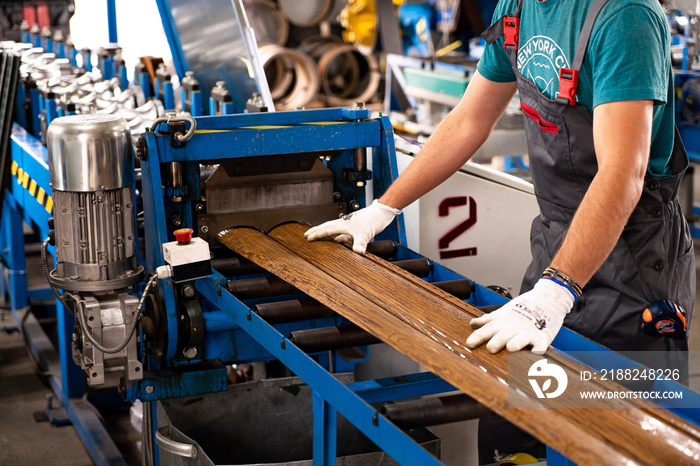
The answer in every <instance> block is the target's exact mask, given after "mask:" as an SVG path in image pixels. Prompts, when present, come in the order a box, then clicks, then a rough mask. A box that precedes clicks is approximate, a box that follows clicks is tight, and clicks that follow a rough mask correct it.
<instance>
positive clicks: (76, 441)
mask: <svg viewBox="0 0 700 466" xmlns="http://www.w3.org/2000/svg"><path fill="white" fill-rule="evenodd" d="M695 249H696V257H697V263H698V268H699V269H700V241H696V245H695ZM698 277H700V270H698ZM699 285H700V282H699ZM695 309H696V315H700V314H698V313H700V297H698V298H697V299H696V305H695ZM695 320H697V319H695ZM12 326H14V320H13V319H12V317H11V315H10V314H9V312H3V311H0V329H3V328H5V327H12ZM690 349H691V358H690V361H691V369H690V385H691V388H693V389H694V390H695V391H698V392H700V322H696V323H695V324H694V325H692V326H691V334H690ZM694 355H697V356H698V357H693V356H694ZM49 396H51V390H50V389H49V388H48V386H47V385H45V384H44V383H43V382H42V379H41V377H40V376H39V374H38V372H37V370H36V366H35V365H34V362H33V361H32V360H31V359H30V357H29V353H28V351H27V349H26V348H25V346H24V341H23V338H22V336H21V335H20V334H19V333H18V332H12V333H8V332H6V331H1V330H0V465H16V466H23V465H27V466H34V465H42V466H43V465H52V466H84V465H85V466H86V465H91V464H93V462H92V460H91V459H90V456H89V455H88V453H87V451H86V450H85V448H84V447H83V444H82V442H81V440H80V438H79V437H78V435H77V433H76V431H75V428H74V427H73V426H70V425H68V426H62V427H56V426H53V425H51V424H50V423H49V422H46V421H37V419H38V418H41V413H43V412H44V410H46V409H47V407H48V397H49ZM35 415H36V418H35ZM106 419H107V422H109V425H110V426H117V427H116V428H113V427H110V432H112V431H114V432H116V434H115V436H118V437H117V438H115V442H117V445H118V446H119V448H120V449H122V450H123V454H124V455H125V458H126V459H127V462H128V463H129V464H130V465H137V464H140V459H139V456H138V451H137V450H136V448H135V443H136V441H137V438H138V437H136V433H135V432H133V431H132V432H127V431H128V430H129V429H130V428H129V427H128V426H126V424H128V423H129V419H128V414H126V415H125V416H124V415H120V417H119V418H118V419H116V420H114V419H111V418H110V417H107V418H106ZM450 463H451V464H452V463H453V462H450ZM455 464H459V462H457V463H455Z"/></svg>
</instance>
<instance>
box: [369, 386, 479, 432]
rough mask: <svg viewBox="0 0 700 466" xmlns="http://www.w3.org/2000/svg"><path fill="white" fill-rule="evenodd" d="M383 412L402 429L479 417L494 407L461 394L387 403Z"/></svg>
mask: <svg viewBox="0 0 700 466" xmlns="http://www.w3.org/2000/svg"><path fill="white" fill-rule="evenodd" d="M382 414H383V415H384V416H386V417H387V419H389V420H390V421H391V422H393V423H394V424H396V425H397V426H398V427H400V428H402V429H413V428H415V427H426V426H436V425H440V424H448V423H450V422H459V421H466V420H469V419H480V418H482V417H488V416H492V415H493V411H491V410H490V409H488V408H487V407H486V406H484V405H482V404H481V403H479V402H478V401H476V400H475V399H474V398H471V397H469V396H467V395H464V394H459V395H450V396H443V397H439V398H424V399H420V400H411V401H401V402H398V403H391V404H386V405H384V406H383V407H382Z"/></svg>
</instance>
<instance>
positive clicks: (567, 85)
mask: <svg viewBox="0 0 700 466" xmlns="http://www.w3.org/2000/svg"><path fill="white" fill-rule="evenodd" d="M577 87H578V70H570V69H568V68H561V69H560V70H559V94H557V101H559V102H561V103H566V104H569V105H576V88H577Z"/></svg>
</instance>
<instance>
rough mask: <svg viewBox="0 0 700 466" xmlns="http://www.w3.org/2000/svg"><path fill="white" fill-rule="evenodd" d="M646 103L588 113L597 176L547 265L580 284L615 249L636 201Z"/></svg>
mask: <svg viewBox="0 0 700 466" xmlns="http://www.w3.org/2000/svg"><path fill="white" fill-rule="evenodd" d="M652 108H653V104H652V102H651V101H624V102H611V103H607V104H602V105H599V106H598V107H596V108H595V110H594V114H593V136H594V142H595V150H596V157H597V160H598V173H597V174H596V176H595V177H594V179H593V181H592V182H591V185H590V186H589V188H588V191H587V192H586V194H585V196H584V198H583V201H582V202H581V205H580V206H579V208H578V210H577V212H576V214H575V215H574V218H573V220H572V222H571V225H570V226H569V230H568V232H567V234H566V237H565V238H564V241H563V243H562V245H561V247H560V249H559V251H558V252H557V254H556V255H555V256H554V259H553V260H552V262H551V266H552V267H554V268H556V269H559V270H561V271H562V272H564V273H565V274H567V275H569V276H570V277H571V278H573V279H574V280H575V281H576V282H577V283H578V284H579V285H581V286H584V285H585V284H586V283H587V282H588V280H590V278H591V277H592V276H593V274H594V273H595V272H596V270H598V268H599V267H600V266H601V265H602V264H603V262H604V261H605V259H606V258H607V257H608V255H609V254H610V252H611V251H612V250H613V248H614V247H615V244H616V243H617V241H618V239H619V238H620V235H621V234H622V231H623V229H624V227H625V224H626V223H627V219H628V218H629V216H630V214H631V213H632V211H633V210H634V208H635V206H636V205H637V203H638V202H639V198H640V197H641V194H642V189H643V186H644V175H645V173H646V167H647V163H648V159H649V148H650V146H651V122H652Z"/></svg>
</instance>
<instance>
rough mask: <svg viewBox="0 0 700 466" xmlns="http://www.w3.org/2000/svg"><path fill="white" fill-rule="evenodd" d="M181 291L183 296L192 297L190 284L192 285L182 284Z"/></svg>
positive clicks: (192, 289) (192, 288)
mask: <svg viewBox="0 0 700 466" xmlns="http://www.w3.org/2000/svg"><path fill="white" fill-rule="evenodd" d="M181 293H182V296H183V297H184V298H188V299H189V298H193V297H194V286H192V285H185V286H183V287H182V291H181ZM183 317H184V316H183Z"/></svg>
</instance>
